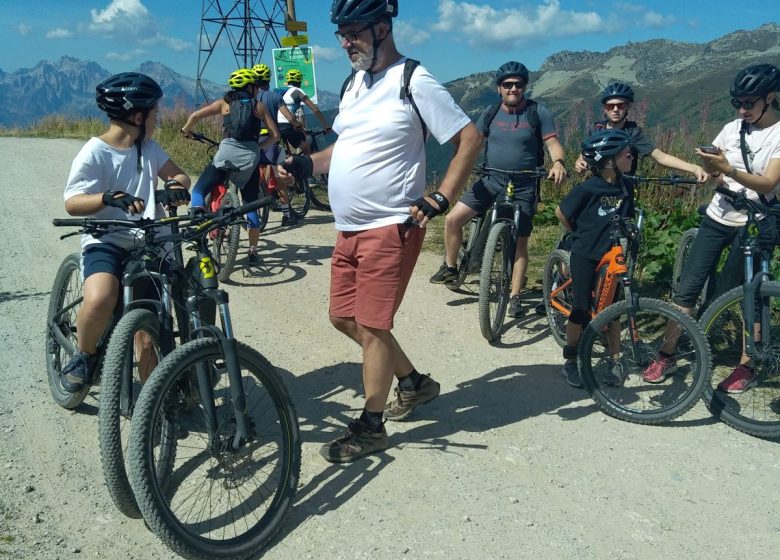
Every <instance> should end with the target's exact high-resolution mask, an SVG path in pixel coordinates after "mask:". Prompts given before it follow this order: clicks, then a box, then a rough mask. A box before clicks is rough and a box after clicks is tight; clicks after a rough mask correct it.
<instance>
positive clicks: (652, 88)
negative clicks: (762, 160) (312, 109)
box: [0, 23, 780, 133]
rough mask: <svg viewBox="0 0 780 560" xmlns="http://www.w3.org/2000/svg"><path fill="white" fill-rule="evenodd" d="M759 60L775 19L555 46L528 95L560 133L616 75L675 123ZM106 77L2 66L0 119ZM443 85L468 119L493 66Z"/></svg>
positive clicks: (665, 122)
mask: <svg viewBox="0 0 780 560" xmlns="http://www.w3.org/2000/svg"><path fill="white" fill-rule="evenodd" d="M521 61H522V59H521ZM755 62H772V63H774V64H780V26H778V25H777V24H775V23H768V24H765V25H763V26H761V27H759V28H757V29H754V30H740V31H735V32H733V33H730V34H728V35H724V36H723V37H720V38H718V39H715V40H713V41H710V42H708V43H686V42H681V41H670V40H665V39H654V40H650V41H643V42H636V43H633V42H629V43H627V44H625V45H621V46H618V47H614V48H612V49H610V50H609V51H607V52H593V51H587V50H584V51H576V52H575V51H560V52H557V53H555V54H553V55H550V56H549V57H548V58H547V59H546V60H545V61H544V63H543V64H542V66H541V67H540V68H539V70H537V71H534V72H531V80H530V87H529V90H528V95H529V96H530V97H533V98H536V99H539V100H541V101H542V102H544V103H545V104H546V105H547V106H548V107H549V108H550V109H551V110H552V112H553V114H554V115H555V117H556V121H557V123H558V126H559V128H563V129H564V133H565V128H566V123H567V120H568V119H569V118H570V117H572V116H573V115H576V114H578V113H579V114H590V115H592V114H598V111H599V107H598V94H599V92H600V91H601V90H602V89H603V87H604V86H605V85H606V84H607V83H608V82H611V81H615V80H620V81H624V82H628V83H630V84H631V85H632V86H633V87H634V89H635V90H636V93H637V100H638V105H639V108H638V111H637V114H638V115H639V116H640V117H641V118H642V120H643V121H644V124H645V125H646V126H654V125H660V126H663V127H677V126H678V124H679V123H680V121H681V119H683V118H686V119H688V120H689V121H693V120H695V119H698V118H700V115H701V114H702V110H703V109H702V108H703V107H705V106H706V111H707V117H708V118H709V119H710V121H712V122H717V123H722V122H723V120H724V119H728V118H732V117H733V115H734V111H733V109H732V108H731V106H730V105H729V98H728V84H729V83H730V81H731V79H732V77H733V76H734V74H736V72H737V71H738V70H739V69H740V68H743V67H745V66H747V65H748V64H751V63H755ZM424 63H425V61H424V60H423V64H424ZM136 70H137V71H140V72H144V73H146V74H148V75H150V76H152V77H153V78H155V79H156V80H157V81H158V82H159V83H160V85H161V86H162V88H163V90H164V91H165V98H164V99H165V100H166V102H167V103H168V104H183V105H184V106H186V107H194V106H197V105H199V104H200V103H201V102H202V100H201V99H200V98H196V97H195V95H194V92H195V80H194V79H192V78H188V77H186V76H183V75H181V74H179V73H177V72H175V71H173V70H171V69H170V68H168V67H166V66H164V65H162V64H160V63H156V62H145V63H143V64H142V65H141V66H140V67H138V68H137V69H136ZM109 75H110V73H109V72H108V71H107V70H106V69H104V68H102V67H101V66H100V65H99V64H97V63H96V62H92V61H84V60H79V59H76V58H73V57H70V56H63V57H62V58H60V59H59V60H57V61H53V62H52V61H41V62H39V63H38V64H37V65H36V66H35V67H33V68H23V69H19V70H16V71H14V72H9V73H6V72H3V71H2V70H0V125H2V126H11V125H16V126H24V125H26V124H29V123H31V122H32V121H34V120H35V119H38V118H40V117H42V116H44V115H48V114H66V115H69V116H88V115H96V114H97V108H96V107H95V103H94V91H95V90H94V88H95V85H96V84H97V83H99V82H100V81H101V80H103V79H104V78H106V77H107V76H109ZM203 85H204V89H205V90H206V91H207V93H208V95H209V96H210V97H211V98H216V97H218V96H219V95H221V94H222V93H223V89H224V86H221V85H219V84H215V83H213V82H208V81H205V82H204V84H203ZM445 85H446V87H447V88H448V89H449V91H450V92H451V93H452V95H453V97H454V98H455V100H456V101H457V102H458V103H459V104H460V105H461V107H463V109H464V110H465V111H466V112H467V113H469V115H471V116H472V117H474V118H476V117H477V116H478V115H479V112H480V111H481V110H482V109H483V108H484V107H485V106H487V105H489V104H490V103H493V102H495V101H496V99H497V94H496V89H495V83H494V73H493V71H489V72H478V73H475V74H471V75H468V76H464V77H462V78H459V79H456V80H453V81H451V82H448V83H447V84H445ZM318 97H319V105H320V107H321V108H322V109H323V110H328V109H331V110H332V109H334V108H335V107H336V106H337V104H338V96H337V95H336V94H334V93H332V92H328V91H324V90H318ZM640 112H641V114H639V113H640Z"/></svg>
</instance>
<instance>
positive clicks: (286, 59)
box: [273, 35, 317, 103]
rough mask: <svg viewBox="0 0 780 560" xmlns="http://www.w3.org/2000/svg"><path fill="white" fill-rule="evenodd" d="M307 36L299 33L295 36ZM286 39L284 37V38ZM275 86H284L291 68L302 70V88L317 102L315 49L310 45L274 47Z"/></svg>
mask: <svg viewBox="0 0 780 560" xmlns="http://www.w3.org/2000/svg"><path fill="white" fill-rule="evenodd" d="M302 37H304V38H305V37H306V36H305V35H303V36H301V35H298V36H296V37H295V38H296V39H297V38H302ZM283 41H284V39H283ZM273 58H274V69H273V72H274V86H275V87H283V86H284V84H285V79H284V78H285V75H286V74H287V72H288V71H289V70H300V71H301V74H303V81H302V82H301V89H302V90H303V91H304V92H305V93H306V96H307V97H308V98H309V99H311V100H312V101H313V102H314V103H317V82H316V78H315V75H314V51H313V50H312V48H311V47H309V46H294V47H287V48H282V49H273Z"/></svg>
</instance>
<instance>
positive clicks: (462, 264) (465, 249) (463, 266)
mask: <svg viewBox="0 0 780 560" xmlns="http://www.w3.org/2000/svg"><path fill="white" fill-rule="evenodd" d="M480 223H481V222H479V220H478V219H473V220H469V223H468V224H467V225H466V227H465V229H464V231H463V240H462V241H461V243H460V247H459V248H458V275H457V276H456V277H455V280H453V281H452V282H449V283H447V284H446V286H447V287H448V288H449V289H450V290H457V289H458V288H460V287H461V286H462V285H463V283H464V282H465V281H466V278H467V277H468V275H469V269H470V268H471V265H470V264H469V263H470V262H471V258H472V249H473V248H474V242H475V241H476V238H477V232H478V231H479V224H480Z"/></svg>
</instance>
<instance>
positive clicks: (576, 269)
mask: <svg viewBox="0 0 780 560" xmlns="http://www.w3.org/2000/svg"><path fill="white" fill-rule="evenodd" d="M630 143H631V137H630V136H629V135H628V133H626V132H625V131H623V130H619V129H605V130H601V131H599V132H596V133H595V134H593V135H592V136H590V137H589V138H588V139H587V140H585V142H583V144H582V158H583V159H584V160H585V161H586V162H587V163H588V166H589V167H590V169H591V172H592V173H593V176H592V177H590V178H589V179H587V180H586V181H585V182H583V183H580V184H579V185H577V186H576V187H575V188H573V189H572V190H571V192H570V193H569V194H568V195H567V196H566V198H564V199H563V200H562V201H561V203H560V205H559V206H558V208H556V209H555V215H556V216H557V217H558V220H560V222H561V223H562V224H563V226H564V227H565V228H566V229H568V230H570V231H571V260H570V267H571V278H572V292H573V302H572V310H571V314H570V315H569V320H568V322H567V323H566V346H564V347H563V357H564V359H565V360H566V362H565V364H564V365H563V369H562V370H561V374H562V375H563V377H564V379H566V382H567V383H568V384H569V385H571V386H572V387H582V382H581V379H580V373H579V370H578V369H577V344H578V343H579V341H580V336H581V335H582V329H583V327H584V326H585V325H586V324H587V323H588V321H589V320H590V311H591V307H592V296H591V294H592V291H593V287H594V284H595V278H596V274H595V273H596V267H597V266H598V264H599V261H600V260H601V258H602V257H603V256H604V254H605V253H606V252H607V251H608V250H609V248H610V237H609V230H610V223H611V222H612V216H613V215H614V214H615V213H616V212H617V213H619V214H620V215H621V216H623V217H631V216H633V214H634V188H633V184H632V183H631V182H630V181H627V180H625V179H624V178H623V173H627V172H628V171H629V170H630V169H631V163H632V161H633V155H632V154H631V149H630ZM616 342H617V341H614V343H613V341H611V340H610V341H609V342H608V346H609V347H610V353H612V352H611V351H612V348H613V347H614V348H615V350H617V347H618V345H617V344H616ZM615 353H616V352H615ZM608 372H609V373H608V375H609V379H608V380H607V382H608V383H611V384H615V385H620V384H622V382H623V380H624V375H623V372H622V369H621V366H620V362H619V361H617V360H613V361H612V363H611V364H610V365H609V367H608Z"/></svg>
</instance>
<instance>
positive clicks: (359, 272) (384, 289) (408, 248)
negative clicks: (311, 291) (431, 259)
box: [329, 224, 425, 330]
mask: <svg viewBox="0 0 780 560" xmlns="http://www.w3.org/2000/svg"><path fill="white" fill-rule="evenodd" d="M424 237H425V229H423V228H420V227H418V226H416V225H406V224H393V225H389V226H384V227H379V228H375V229H367V230H363V231H340V232H338V237H337V238H336V246H335V247H334V248H333V260H332V261H331V265H330V311H329V312H330V316H331V317H340V318H354V319H355V321H356V322H357V323H358V324H359V325H363V326H365V327H369V328H373V329H381V330H390V329H392V328H393V317H394V316H395V313H396V311H398V306H400V305H401V300H402V299H403V297H404V293H405V292H406V287H407V286H408V285H409V279H410V278H411V277H412V271H413V270H414V265H415V263H417V257H418V256H419V255H420V249H421V248H422V242H423V238H424Z"/></svg>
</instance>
